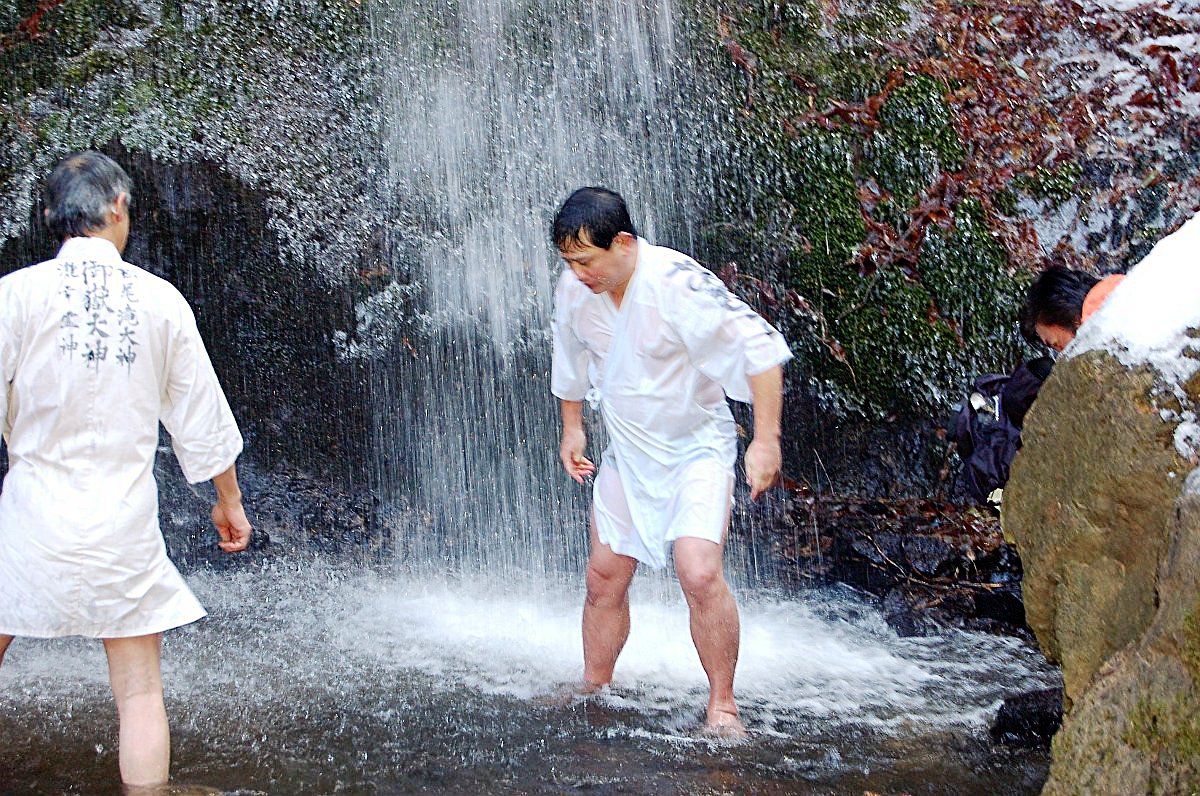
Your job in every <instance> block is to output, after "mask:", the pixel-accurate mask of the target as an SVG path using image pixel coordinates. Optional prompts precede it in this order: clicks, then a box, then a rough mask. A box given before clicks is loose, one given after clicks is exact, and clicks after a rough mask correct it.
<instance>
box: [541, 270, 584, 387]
mask: <svg viewBox="0 0 1200 796" xmlns="http://www.w3.org/2000/svg"><path fill="white" fill-rule="evenodd" d="M570 294H571V291H570V283H569V280H568V274H567V272H566V271H563V273H562V276H560V277H559V279H558V287H557V288H556V289H555V291H554V321H553V325H552V331H553V338H554V361H553V364H552V365H551V368H550V391H551V392H552V393H554V395H555V396H556V397H558V398H561V399H562V400H564V401H582V400H583V398H584V396H585V395H587V391H588V389H590V388H591V382H590V380H589V378H588V352H587V349H586V348H585V347H584V345H583V343H581V342H580V340H579V337H578V336H577V335H576V334H575V330H574V328H573V327H572V324H571V310H572V307H573V306H574V302H573V301H572V300H571V295H570Z"/></svg>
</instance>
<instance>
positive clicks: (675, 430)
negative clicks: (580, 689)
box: [551, 238, 791, 567]
mask: <svg viewBox="0 0 1200 796" xmlns="http://www.w3.org/2000/svg"><path fill="white" fill-rule="evenodd" d="M790 358H791V352H790V351H789V350H788V347H787V344H786V342H784V340H783V337H782V335H780V334H779V332H778V331H776V330H775V329H774V328H773V327H772V326H771V325H770V324H768V323H767V322H766V321H764V320H763V319H762V318H761V317H760V316H759V315H758V314H757V313H755V312H754V311H753V310H752V309H750V307H749V306H747V305H746V304H745V302H743V301H741V300H740V299H738V298H736V297H735V296H733V294H731V293H730V292H729V291H728V290H727V289H726V288H725V285H724V284H723V283H722V282H721V280H719V279H718V278H717V277H716V276H715V275H714V274H713V273H712V272H711V271H708V270H707V269H705V268H703V267H702V266H700V265H698V264H697V263H696V262H695V261H694V260H692V259H691V258H689V257H688V256H686V255H684V254H681V253H679V252H677V251H674V250H672V249H667V248H664V247H661V246H652V245H651V244H649V243H648V242H646V241H645V240H643V239H641V238H639V239H638V254H637V266H636V268H635V270H634V274H633V277H632V278H631V279H630V282H629V284H628V286H627V287H626V289H625V295H624V297H623V298H622V301H621V306H620V308H619V309H618V308H617V306H616V305H615V304H614V303H613V301H612V299H611V298H610V297H609V296H608V294H607V293H601V294H593V293H592V292H591V290H589V289H588V288H587V287H586V286H585V285H584V284H583V283H582V282H580V281H579V280H578V279H577V278H576V277H575V275H574V274H573V273H571V271H570V269H565V270H564V271H563V273H562V276H561V277H560V278H559V280H558V287H557V291H556V295H555V315H554V361H553V370H552V376H551V391H552V392H553V393H554V395H556V396H557V397H559V398H561V399H563V400H567V401H581V400H584V399H585V398H586V399H587V400H588V401H589V403H590V404H591V405H592V406H593V408H595V407H597V406H598V407H599V409H600V412H601V415H602V416H603V418H604V424H605V428H606V430H607V431H608V436H609V445H608V448H607V450H605V451H604V457H603V464H602V466H603V467H613V468H614V469H615V470H616V471H617V473H618V474H619V476H620V483H621V485H622V486H623V492H624V495H623V497H624V499H625V502H626V503H627V504H628V514H629V516H630V517H631V518H632V520H633V526H634V530H635V533H634V534H633V535H632V536H630V535H629V534H627V533H623V532H622V529H621V528H620V527H619V522H617V521H614V515H616V514H619V513H621V512H619V511H617V508H618V507H615V506H613V505H611V504H613V503H614V502H616V501H613V500H612V499H611V497H610V498H609V499H608V500H607V503H606V498H605V496H604V494H603V493H602V490H601V489H600V484H601V483H602V481H605V480H608V479H600V478H597V487H596V488H595V489H594V490H593V503H594V505H595V508H596V524H597V532H598V535H599V537H600V540H601V541H602V542H604V543H605V544H607V545H610V546H611V547H612V548H613V551H614V552H616V553H619V554H621V555H628V556H632V557H634V558H636V559H638V560H639V561H642V562H644V563H646V564H649V565H651V566H655V567H662V566H665V564H666V556H667V552H668V548H669V546H670V543H671V542H672V541H673V540H674V539H676V538H677V537H679V536H699V537H701V538H708V539H710V541H714V542H718V543H719V542H720V541H721V538H720V535H721V532H722V531H723V530H724V527H725V514H726V513H727V511H728V509H729V505H728V502H729V485H730V484H731V483H732V481H731V473H732V468H733V465H734V462H735V460H736V458H737V436H736V427H735V424H734V421H733V416H732V414H731V413H730V411H729V405H728V404H727V403H726V400H725V398H726V396H728V397H730V398H732V399H734V400H736V401H742V402H744V403H750V402H751V398H752V395H751V392H750V384H749V381H748V377H749V376H752V375H757V374H759V373H762V372H765V371H767V370H769V369H770V368H772V367H774V366H776V365H780V364H782V363H784V362H786V361H787V360H788V359H790ZM699 495H707V499H705V500H703V501H698V500H697V499H696V496H699ZM681 496H685V497H681ZM700 504H703V505H700ZM619 508H620V509H622V510H623V508H624V507H619ZM714 512H715V513H716V516H715V517H714V516H713V513H714ZM698 514H705V515H706V517H705V518H698Z"/></svg>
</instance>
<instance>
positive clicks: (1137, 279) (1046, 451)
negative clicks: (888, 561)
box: [1003, 218, 1200, 794]
mask: <svg viewBox="0 0 1200 796" xmlns="http://www.w3.org/2000/svg"><path fill="white" fill-rule="evenodd" d="M1198 252H1200V218H1196V219H1193V220H1191V221H1189V222H1188V223H1187V224H1185V225H1184V226H1183V227H1182V228H1181V229H1180V230H1179V231H1178V232H1176V233H1175V234H1174V235H1172V236H1170V237H1168V238H1166V239H1164V240H1163V241H1162V242H1160V244H1159V245H1158V246H1157V247H1156V248H1155V249H1154V251H1152V252H1151V254H1150V255H1148V256H1147V257H1146V259H1145V260H1143V261H1142V263H1140V264H1139V265H1138V266H1137V267H1136V268H1134V269H1133V271H1131V272H1130V275H1129V277H1128V278H1127V279H1126V280H1125V282H1124V283H1123V284H1122V285H1121V286H1120V287H1119V288H1118V289H1117V291H1116V292H1115V293H1114V294H1113V295H1112V297H1111V299H1110V300H1109V301H1108V303H1107V304H1106V305H1105V306H1104V308H1103V309H1102V310H1101V311H1100V312H1099V313H1097V314H1096V315H1095V316H1094V318H1093V319H1092V320H1091V321H1089V323H1088V324H1086V325H1085V326H1084V327H1083V328H1081V329H1080V333H1079V336H1078V337H1077V339H1076V341H1075V342H1074V343H1073V344H1072V345H1071V346H1070V347H1069V348H1068V349H1067V350H1066V352H1064V357H1063V358H1062V359H1061V360H1060V361H1059V362H1058V364H1057V365H1056V366H1055V369H1054V372H1053V373H1052V374H1051V376H1050V378H1049V379H1048V380H1047V382H1046V384H1045V386H1044V387H1043V389H1042V393H1041V395H1040V396H1039V397H1038V400H1037V403H1036V404H1035V405H1034V407H1033V409H1032V411H1031V412H1030V415H1029V417H1028V419H1027V421H1026V425H1025V430H1024V434H1023V437H1024V446H1025V447H1024V449H1023V450H1022V451H1021V453H1020V455H1018V456H1017V459H1016V461H1015V462H1014V465H1013V471H1012V478H1011V480H1010V482H1009V485H1008V488H1007V489H1006V490H1005V495H1004V516H1003V522H1004V529H1005V532H1006V534H1008V535H1010V536H1011V538H1012V539H1013V540H1015V542H1016V544H1017V546H1018V549H1019V551H1020V554H1021V558H1022V561H1023V563H1024V566H1025V579H1024V583H1023V591H1024V596H1025V609H1026V615H1027V618H1028V622H1029V625H1030V627H1031V628H1032V629H1033V631H1034V632H1035V633H1036V635H1037V637H1038V641H1039V642H1040V644H1041V645H1042V648H1043V650H1044V651H1045V653H1046V655H1047V657H1049V658H1050V659H1051V660H1053V661H1057V662H1058V663H1060V664H1061V665H1062V669H1063V682H1064V690H1065V695H1064V707H1065V709H1066V717H1065V719H1064V721H1063V726H1062V729H1061V730H1060V731H1059V733H1058V734H1057V735H1056V736H1055V739H1054V743H1053V754H1054V761H1053V765H1052V767H1051V772H1050V778H1049V781H1048V782H1047V784H1046V790H1045V792H1046V793H1050V794H1058V793H1081V792H1082V793H1121V794H1136V793H1184V792H1194V791H1195V790H1196V789H1197V788H1200V585H1198V581H1197V578H1198V575H1200V467H1198V466H1197V464H1198V458H1197V441H1198V440H1200V426H1197V423H1196V407H1197V406H1200V356H1198V351H1200V262H1197V253H1198Z"/></svg>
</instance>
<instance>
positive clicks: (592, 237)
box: [550, 188, 637, 252]
mask: <svg viewBox="0 0 1200 796" xmlns="http://www.w3.org/2000/svg"><path fill="white" fill-rule="evenodd" d="M622 232H626V233H628V234H629V235H632V236H633V237H637V232H636V231H635V230H634V228H633V221H631V220H630V218H629V208H627V207H626V206H625V200H624V199H622V198H621V195H620V194H619V193H617V192H616V191H610V190H608V189H607V188H580V189H579V190H577V191H575V193H573V194H571V195H570V196H569V197H567V201H565V202H563V205H562V207H560V208H559V209H558V212H557V213H555V214H554V223H553V225H552V226H551V230H550V237H552V238H553V239H554V245H555V246H557V247H558V249H559V251H564V252H565V251H570V250H572V249H576V248H579V247H581V246H587V245H592V246H597V247H599V248H601V249H607V248H608V247H609V246H611V245H612V242H613V239H614V238H616V237H617V235H619V234H620V233H622Z"/></svg>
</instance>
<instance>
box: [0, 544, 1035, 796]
mask: <svg viewBox="0 0 1200 796" xmlns="http://www.w3.org/2000/svg"><path fill="white" fill-rule="evenodd" d="M191 581H192V583H193V585H194V586H195V589H196V592H197V594H198V596H199V597H200V598H201V600H202V601H203V602H204V603H205V604H206V605H207V606H208V607H209V610H210V612H211V616H210V618H209V619H207V620H205V621H203V622H200V623H197V624H195V625H192V626H190V627H187V628H184V629H182V630H179V631H176V632H174V633H171V634H168V636H167V643H166V648H165V654H164V676H165V679H166V683H167V693H168V711H169V712H170V714H171V716H172V723H173V733H174V739H175V741H174V743H175V753H174V759H175V761H176V762H175V765H174V770H175V778H176V780H177V781H182V782H205V783H208V784H210V785H213V786H216V787H221V788H226V789H229V790H237V789H250V790H253V789H263V790H265V791H266V792H270V793H284V792H289V793H292V792H297V793H298V792H312V793H317V792H330V791H332V790H335V789H337V788H343V789H349V790H356V791H361V790H367V791H370V790H371V789H372V788H381V789H384V790H385V791H388V792H395V791H396V790H418V789H428V788H433V789H443V790H446V791H451V792H470V791H472V790H473V789H478V788H480V787H482V788H484V789H485V790H488V791H489V792H494V791H497V790H498V791H500V792H526V793H527V792H557V791H559V790H570V789H572V788H574V787H580V786H582V785H583V784H586V783H589V782H590V783H592V784H593V785H597V786H607V787H617V788H622V787H625V788H627V789H631V790H633V791H634V792H656V791H661V790H662V789H663V788H668V789H670V790H672V791H673V790H676V789H680V788H683V789H686V788H694V787H701V786H704V787H709V788H712V789H713V790H712V792H727V791H726V790H725V789H724V788H723V787H722V786H721V780H720V776H725V775H726V774H728V775H730V776H732V775H736V777H737V779H735V780H731V781H730V782H727V783H726V785H727V786H730V787H735V789H739V790H738V792H746V791H745V790H740V788H742V787H743V786H744V787H746V788H748V789H749V790H750V791H751V792H754V791H757V792H772V790H771V789H772V788H775V789H776V790H775V791H774V792H779V791H780V789H782V790H787V789H794V788H795V787H796V786H797V783H816V784H824V785H827V786H833V785H837V786H838V787H847V788H851V789H852V787H857V786H858V785H859V784H862V783H870V782H875V783H881V782H888V781H892V779H890V778H894V777H897V776H899V777H900V779H899V780H898V781H900V782H908V783H909V787H911V786H912V785H913V783H920V782H928V781H932V782H935V783H940V784H941V785H942V786H947V785H952V786H955V787H964V788H967V790H968V792H969V791H970V790H971V789H973V788H979V787H983V788H984V790H989V788H988V787H985V785H986V783H988V782H991V783H992V784H993V785H996V786H997V787H998V790H997V789H995V788H993V789H990V792H1000V791H1003V792H1022V791H1021V788H1020V784H1019V783H1020V781H1021V778H1022V776H1024V777H1025V778H1027V779H1028V778H1030V777H1031V776H1032V775H1031V773H1030V771H1028V770H1027V769H1029V768H1030V767H1032V768H1033V769H1035V771H1034V772H1033V773H1034V774H1036V773H1038V766H1044V760H1042V759H1039V758H1037V757H1036V756H1034V757H1032V758H1030V757H1029V756H1028V754H1026V757H1025V758H1024V759H1023V760H1021V761H1020V762H1019V763H1014V764H1010V765H1009V766H1008V767H1006V768H1003V769H998V770H991V769H989V767H988V766H987V765H983V763H988V762H991V763H992V764H994V763H995V758H996V756H997V755H1000V756H1003V754H1004V753H1003V751H1002V750H989V749H987V748H986V744H983V745H978V744H977V745H976V746H972V745H971V742H970V741H969V738H970V737H971V736H973V735H974V736H978V735H980V734H982V732H983V728H984V726H985V725H986V722H987V720H988V718H989V717H990V715H991V713H992V712H993V711H994V710H995V707H996V705H997V703H998V702H999V700H1000V698H1001V697H1002V695H1003V694H1005V693H1009V692H1011V691H1014V690H1022V689H1029V688H1036V687H1045V686H1046V685H1048V684H1050V683H1052V682H1053V681H1054V679H1055V675H1054V673H1053V672H1051V671H1049V670H1048V669H1047V668H1046V667H1045V665H1044V664H1043V663H1039V661H1040V659H1039V657H1038V656H1036V655H1034V654H1032V653H1031V652H1030V651H1029V650H1028V649H1027V648H1026V647H1024V646H1023V645H1021V644H1019V643H1017V642H1015V641H1013V640H1011V639H1004V638H997V637H991V636H985V635H977V634H969V633H961V632H951V633H947V634H946V635H945V636H942V637H931V638H922V639H900V638H897V637H896V636H895V635H894V633H892V632H891V631H890V630H889V629H888V628H887V627H886V625H885V624H884V623H883V622H882V621H881V620H880V618H879V617H878V615H877V614H876V613H875V612H873V611H871V610H869V609H866V608H865V607H864V606H862V605H861V604H860V603H859V602H858V601H857V600H856V599H854V598H853V597H851V596H849V595H845V594H840V593H826V594H817V593H813V594H810V595H808V596H806V597H803V598H785V597H779V596H772V595H769V594H765V593H759V594H756V595H753V596H749V595H745V596H744V597H746V599H744V600H743V606H742V619H743V646H742V655H741V663H740V666H739V671H738V682H737V689H738V693H739V699H740V700H741V704H742V709H743V714H744V716H745V718H746V720H747V724H748V725H749V726H750V728H751V730H752V731H753V736H754V737H753V740H752V742H751V743H750V744H748V745H746V746H742V747H727V746H722V745H720V744H716V745H714V744H713V743H712V742H710V741H708V740H706V739H704V738H702V737H700V736H699V735H698V734H697V728H698V725H699V722H700V721H701V719H702V717H703V706H704V700H705V697H706V692H707V687H706V683H705V681H704V675H703V672H702V671H701V669H700V666H699V663H698V661H697V659H696V655H695V650H694V649H693V648H692V646H691V641H690V638H689V637H688V634H687V619H686V606H685V605H684V604H683V602H682V598H680V597H678V587H677V585H676V584H673V583H671V582H669V581H666V580H662V579H653V578H639V579H638V580H637V581H636V584H635V589H634V593H633V595H632V612H633V631H632V635H631V637H630V641H629V644H628V646H627V647H626V649H625V651H624V653H623V654H622V657H621V660H620V661H619V663H618V668H617V677H616V680H615V681H614V684H613V685H612V686H611V687H610V688H609V689H608V690H606V691H605V692H603V693H601V694H599V695H597V696H594V697H591V698H587V699H584V698H579V697H570V696H564V694H565V693H566V691H565V690H564V684H571V683H574V682H575V681H576V679H577V677H578V675H579V672H580V669H581V663H582V661H581V649H580V642H579V606H580V604H581V597H582V595H581V594H580V591H579V584H576V583H560V582H555V581H553V580H547V579H544V578H541V579H537V580H533V581H528V582H517V581H512V580H509V581H504V582H501V581H496V580H491V581H487V580H480V579H478V578H474V577H464V578H449V577H447V578H443V579H440V580H434V579H431V578H429V577H428V576H427V575H424V574H422V575H420V576H419V577H416V578H411V577H409V576H408V575H407V574H406V573H404V572H402V571H401V572H392V571H381V572H372V571H353V572H348V571H346V570H345V569H344V568H341V567H339V566H336V565H333V564H321V563H318V562H313V561H307V560H306V561H288V560H277V561H275V562H273V563H271V564H269V565H264V566H263V567H262V568H261V569H258V570H247V571H242V572H238V573H226V574H223V575H216V574H213V573H198V574H196V575H194V576H192V578H191ZM103 672H104V664H103V654H102V652H101V650H100V646H99V644H96V643H94V642H86V643H85V642H81V641H79V640H55V641H35V640H26V639H21V640H18V641H17V642H16V643H15V644H14V646H13V648H12V649H11V650H10V653H9V660H7V661H6V663H5V666H4V667H3V668H2V669H0V739H3V740H4V741H5V743H3V744H0V750H3V751H0V767H4V768H9V769H10V770H12V771H13V772H15V773H14V774H13V776H14V777H15V779H13V780H12V781H13V782H21V781H25V782H32V783H34V785H36V784H38V783H47V782H50V781H51V780H49V779H41V780H39V779H38V778H37V771H36V767H37V765H38V761H39V760H42V761H43V762H44V763H45V764H46V765H47V766H49V767H52V768H54V769H57V770H58V771H59V774H58V776H59V777H60V778H65V779H60V782H67V781H70V782H83V783H91V784H92V785H93V786H94V785H95V783H104V782H108V781H109V780H110V779H111V778H112V775H113V768H114V767H115V760H114V755H115V748H116V744H115V722H113V720H112V715H111V707H110V706H109V703H108V695H107V685H106V682H105V679H104V675H103ZM17 738H20V739H22V743H20V744H16V743H8V742H7V741H9V740H12V739H17ZM26 739H31V740H29V741H28V742H26ZM964 739H967V740H964ZM97 745H98V746H99V747H101V748H100V749H99V750H97V749H96V748H95V747H96V746H97ZM62 755H66V756H67V757H66V759H65V760H64V759H63V757H62ZM964 758H965V759H966V761H967V762H964ZM1021 766H1025V769H1022V768H1021ZM994 767H995V766H994V765H993V766H992V768H994ZM31 771H32V773H28V772H31ZM988 771H991V773H990V774H989V773H988ZM22 772H27V776H28V777H29V778H28V779H26V780H21V779H20V777H21V775H22ZM721 772H725V774H721ZM872 772H875V773H872ZM897 772H900V773H897ZM1023 772H1024V773H1023ZM1043 773H1044V772H1043ZM717 775H720V776H718V777H717V780H715V781H710V780H712V778H713V777H714V776H717ZM989 776H991V777H993V778H994V779H991V780H989V779H988V777H989ZM905 777H907V779H905ZM72 778H75V779H72ZM742 778H745V779H742ZM1033 779H1034V780H1036V776H1034V777H1033ZM705 782H708V783H709V784H708V785H707V786H705V785H704V783H705ZM738 782H740V783H742V785H736V783H738ZM61 787H62V786H61V785H60V786H59V789H60V790H61ZM30 791H31V792H46V793H50V792H56V791H55V790H54V789H53V787H51V786H50V785H45V786H44V787H43V789H42V790H38V788H37V787H34V786H33V785H31V786H30ZM1034 791H1036V788H1035V787H1030V788H1028V789H1027V792H1034ZM847 792H849V791H847ZM860 792H861V791H860ZM959 792H962V791H959ZM974 792H983V791H979V790H975V791H974Z"/></svg>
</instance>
